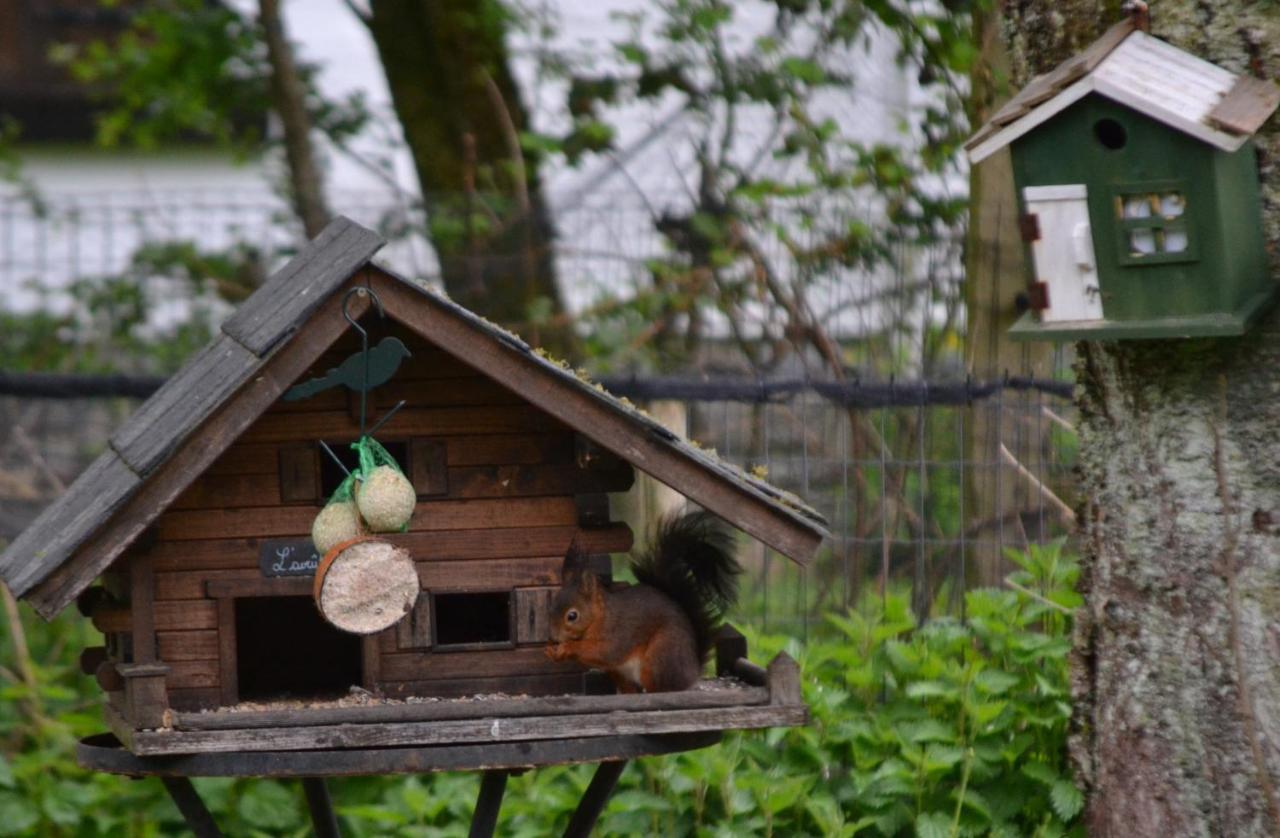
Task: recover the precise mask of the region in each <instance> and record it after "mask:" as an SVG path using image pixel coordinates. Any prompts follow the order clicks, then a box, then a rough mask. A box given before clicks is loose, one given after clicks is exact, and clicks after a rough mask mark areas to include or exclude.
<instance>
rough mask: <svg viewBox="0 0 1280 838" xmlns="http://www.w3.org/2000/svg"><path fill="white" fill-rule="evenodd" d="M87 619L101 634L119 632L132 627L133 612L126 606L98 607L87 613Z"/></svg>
mask: <svg viewBox="0 0 1280 838" xmlns="http://www.w3.org/2000/svg"><path fill="white" fill-rule="evenodd" d="M89 621H90V622H91V623H93V627H94V628H96V629H97V630H98V631H100V632H102V633H103V634H119V633H121V632H126V631H129V630H131V629H132V628H133V614H131V613H130V612H129V609H128V608H110V607H105V608H98V609H96V610H95V611H94V612H93V613H92V614H90V615H89Z"/></svg>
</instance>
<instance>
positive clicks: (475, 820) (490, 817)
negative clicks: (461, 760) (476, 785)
mask: <svg viewBox="0 0 1280 838" xmlns="http://www.w3.org/2000/svg"><path fill="white" fill-rule="evenodd" d="M506 790H507V772H506V771H486V772H484V777H483V778H482V779H481V780H480V794H479V796H478V797H477V798H476V809H475V812H474V813H473V814H472V816H471V829H470V830H469V831H468V832H467V836H468V838H492V836H493V831H494V829H495V828H497V826H498V810H499V809H501V808H502V795H503V792H505V791H506Z"/></svg>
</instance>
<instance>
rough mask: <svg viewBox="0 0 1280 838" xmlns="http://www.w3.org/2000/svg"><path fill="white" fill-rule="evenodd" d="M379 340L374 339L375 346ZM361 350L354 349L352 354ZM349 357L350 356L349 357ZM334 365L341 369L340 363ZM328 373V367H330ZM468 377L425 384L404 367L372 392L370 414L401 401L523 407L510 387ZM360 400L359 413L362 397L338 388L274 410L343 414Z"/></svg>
mask: <svg viewBox="0 0 1280 838" xmlns="http://www.w3.org/2000/svg"><path fill="white" fill-rule="evenodd" d="M374 341H376V338H373V337H372V336H371V338H370V342H371V344H372V343H373V342H374ZM358 351H359V350H358V349H356V350H353V351H352V354H354V353H355V352H358ZM348 357H349V356H348ZM331 366H337V365H336V364H334V365H331ZM318 367H319V365H317V368H313V370H314V374H315V375H322V374H324V373H322V372H321V371H320V369H318ZM326 371H327V368H326ZM465 373H466V377H462V376H459V377H453V378H449V379H448V380H445V381H436V382H429V383H425V382H424V381H423V380H422V379H420V378H419V379H416V380H414V379H409V378H407V377H406V368H405V367H404V366H403V365H402V366H401V368H400V369H399V370H397V371H396V375H395V378H393V379H392V380H391V381H388V382H387V383H386V384H383V385H382V386H381V387H378V388H376V389H374V390H372V391H370V393H369V399H370V402H369V414H370V415H371V416H376V415H377V413H378V412H379V411H378V410H377V409H375V408H380V409H381V410H385V409H387V408H389V407H391V406H392V405H394V404H396V403H397V402H399V401H401V400H402V399H403V400H404V401H407V402H408V403H409V405H410V406H412V407H482V406H485V405H509V404H519V403H520V402H521V399H520V397H519V396H517V395H516V394H515V393H512V392H511V391H510V390H508V389H507V388H505V387H503V386H501V385H499V384H495V383H494V382H492V381H490V380H489V379H487V378H484V377H483V376H480V375H477V374H476V372H475V371H474V370H471V369H469V368H468V369H466V370H465ZM311 377H312V373H310V372H309V373H308V374H306V375H303V376H302V380H304V381H305V380H307V379H308V378H311ZM353 396H354V397H355V400H356V410H357V411H359V396H358V394H356V393H355V391H353V390H348V389H347V388H346V387H334V388H333V389H331V390H325V391H323V392H320V393H317V394H316V395H314V396H312V397H311V398H309V399H302V400H301V401H296V402H286V401H279V402H276V403H275V404H274V405H272V407H271V411H270V412H271V413H286V414H287V413H314V412H316V411H335V410H337V411H341V410H349V409H350V401H351V399H352V397H353Z"/></svg>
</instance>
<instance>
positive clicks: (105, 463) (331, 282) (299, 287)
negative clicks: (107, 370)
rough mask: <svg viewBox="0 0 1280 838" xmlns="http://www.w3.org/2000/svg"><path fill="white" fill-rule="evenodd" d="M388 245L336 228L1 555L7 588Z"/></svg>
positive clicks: (88, 524) (150, 467) (34, 581)
mask: <svg viewBox="0 0 1280 838" xmlns="http://www.w3.org/2000/svg"><path fill="white" fill-rule="evenodd" d="M384 243H385V242H384V240H383V239H382V237H381V236H379V235H378V234H376V233H374V232H373V231H371V230H368V229H366V228H364V227H361V226H360V225H359V224H356V223H355V222H354V221H351V220H350V219H348V218H345V217H341V216H339V217H338V218H335V219H334V220H333V221H332V222H330V223H329V225H328V226H326V227H325V229H324V230H323V231H321V233H320V235H318V236H317V237H316V238H315V239H314V240H312V241H311V242H309V243H308V244H307V245H306V246H304V247H303V248H302V249H301V250H300V251H298V253H297V254H296V255H295V256H294V257H293V258H292V259H290V260H289V261H288V263H286V264H285V265H284V267H282V268H280V269H279V270H278V271H276V272H275V273H274V274H272V275H271V276H270V277H269V278H268V279H267V281H266V282H264V283H263V284H262V285H261V286H260V287H259V288H258V289H257V290H256V291H254V293H253V294H251V295H250V296H249V298H248V299H247V300H245V301H244V302H243V303H242V304H241V305H240V307H239V309H237V311H236V313H235V314H233V315H232V316H231V317H230V318H229V319H228V320H227V321H226V322H225V323H223V325H222V330H221V333H220V334H219V335H218V337H216V338H215V339H214V340H213V342H212V343H210V344H209V345H208V346H206V347H205V348H204V349H202V350H200V351H199V352H197V353H196V354H195V356H194V357H192V358H191V359H190V360H189V361H188V362H187V363H186V364H185V365H184V366H183V367H182V368H181V369H180V370H179V371H178V372H177V373H175V374H174V375H173V376H172V377H170V378H169V379H168V380H167V381H166V382H165V383H164V385H163V386H161V388H160V389H159V390H157V391H156V392H155V393H154V394H153V395H152V396H151V397H150V398H149V399H147V400H146V401H145V402H143V403H142V405H140V406H139V407H138V409H137V410H136V411H134V413H133V414H132V415H131V416H130V417H129V419H127V420H126V421H125V423H124V424H123V425H122V426H121V427H120V428H119V429H117V430H116V432H115V433H114V434H112V436H111V438H110V440H109V442H108V445H107V448H106V450H105V451H103V452H102V454H101V455H100V456H99V457H98V459H97V460H95V461H94V462H93V463H92V464H90V466H89V467H88V468H87V469H85V471H84V472H83V473H82V474H81V475H80V476H79V477H78V478H77V479H76V481H75V482H74V483H72V485H71V486H70V488H68V489H67V491H66V492H64V493H63V494H62V495H61V496H60V497H59V498H57V499H56V500H54V501H53V502H52V503H51V504H49V505H48V506H47V507H45V509H44V510H43V511H42V512H41V513H40V515H39V516H37V517H36V519H35V520H34V521H32V522H31V524H30V525H29V526H28V527H27V528H26V529H25V530H23V531H22V532H21V533H20V534H19V535H18V537H17V538H15V539H14V540H13V542H12V543H10V544H9V545H8V547H7V548H6V549H5V550H4V552H3V553H0V581H3V582H4V583H5V584H6V585H8V586H9V589H10V590H11V591H12V592H13V594H14V595H15V596H18V597H22V596H25V595H26V594H27V593H29V592H30V591H31V590H32V589H33V588H35V587H36V586H37V585H39V584H40V583H41V582H43V581H44V580H45V579H46V578H47V577H48V576H49V575H50V574H51V573H53V572H54V571H55V570H57V569H58V568H59V567H60V566H61V565H62V564H63V563H64V562H66V561H67V559H69V558H70V557H71V555H72V554H73V553H74V552H75V551H76V550H77V549H79V548H80V547H81V546H82V545H83V544H84V543H85V542H87V541H88V540H89V538H90V537H92V536H93V534H94V533H95V532H97V531H98V530H99V529H100V528H101V527H102V526H103V525H104V524H105V523H106V522H107V521H108V520H109V519H110V518H111V517H112V516H113V515H114V514H115V513H116V512H117V511H119V510H120V509H121V507H123V506H124V505H125V503H126V502H127V501H128V500H129V499H130V498H131V497H133V496H134V495H135V494H136V493H137V492H138V491H139V489H140V488H141V487H142V485H143V483H144V481H145V480H146V478H147V477H148V476H150V475H151V474H152V473H153V472H154V471H155V470H156V469H157V468H158V467H159V466H160V465H162V464H163V463H165V462H166V461H167V460H168V459H169V458H170V457H171V456H172V455H173V453H174V451H175V450H176V449H177V448H178V447H179V446H180V445H181V444H182V443H183V442H184V441H185V440H186V439H187V438H188V437H189V436H190V435H191V434H192V433H193V432H194V431H195V430H196V428H198V427H199V426H200V425H201V424H202V423H203V422H204V421H205V420H206V419H208V418H209V417H210V416H211V415H212V414H213V413H214V411H215V410H217V408H218V407H219V406H221V405H222V404H223V403H224V402H225V401H226V400H227V399H229V398H230V397H231V396H232V395H233V394H234V393H235V392H236V391H237V390H239V389H240V388H241V387H242V386H243V385H244V384H245V383H246V382H248V381H249V380H250V379H251V378H252V377H253V376H254V375H255V374H257V373H258V371H259V370H260V369H261V368H262V366H263V365H264V363H265V362H266V359H267V358H268V357H269V356H270V355H271V351H272V349H274V348H275V347H276V346H278V345H280V343H281V342H282V341H283V340H284V339H285V338H286V337H287V336H289V335H291V334H292V333H293V332H295V331H296V330H297V329H298V328H299V326H300V325H301V324H302V323H303V322H305V321H306V320H307V319H308V318H309V317H310V316H311V315H312V314H313V313H314V312H315V309H316V307H317V306H318V305H319V304H320V303H321V302H323V301H324V300H325V299H326V298H327V297H329V296H330V295H331V294H332V292H333V291H334V290H335V289H336V288H338V286H339V285H341V284H342V283H343V282H344V281H345V280H347V279H348V278H349V277H350V276H351V274H352V273H353V272H354V271H356V270H358V269H359V268H360V267H361V266H362V265H364V264H366V263H367V262H368V261H369V258H370V257H371V256H373V254H374V253H376V252H377V251H378V250H379V249H380V248H381V247H382V245H383V244H384ZM272 318H274V319H272ZM90 581H92V578H91V579H90ZM76 593H78V591H76V592H73V593H71V594H70V596H72V597H74V596H75V595H76ZM61 607H62V606H58V608H56V609H54V610H55V612H56V611H57V610H61ZM42 613H43V611H42ZM46 616H51V615H49V614H46Z"/></svg>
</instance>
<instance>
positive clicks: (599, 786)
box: [564, 759, 627, 838]
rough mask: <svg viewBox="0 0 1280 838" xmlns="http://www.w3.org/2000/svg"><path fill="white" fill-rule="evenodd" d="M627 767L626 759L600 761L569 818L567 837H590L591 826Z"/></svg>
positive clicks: (565, 832)
mask: <svg viewBox="0 0 1280 838" xmlns="http://www.w3.org/2000/svg"><path fill="white" fill-rule="evenodd" d="M626 767H627V761H626V760H625V759H623V760H618V761H617V762H602V763H600V767H599V768H597V769H596V773H595V776H594V777H592V778H591V785H589V786H587V791H586V793H585V794H583V795H582V801H581V802H579V803H578V808H577V810H575V811H574V813H573V817H572V818H570V819H569V826H568V827H567V828H566V829H565V831H564V835H565V838H589V836H590V835H591V828H592V827H594V826H595V825H596V821H597V820H599V818H600V813H601V812H603V811H604V804H606V803H608V802H609V795H610V794H612V793H613V787H614V786H616V785H617V784H618V778H619V777H621V776H622V771H623V769H624V768H626Z"/></svg>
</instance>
